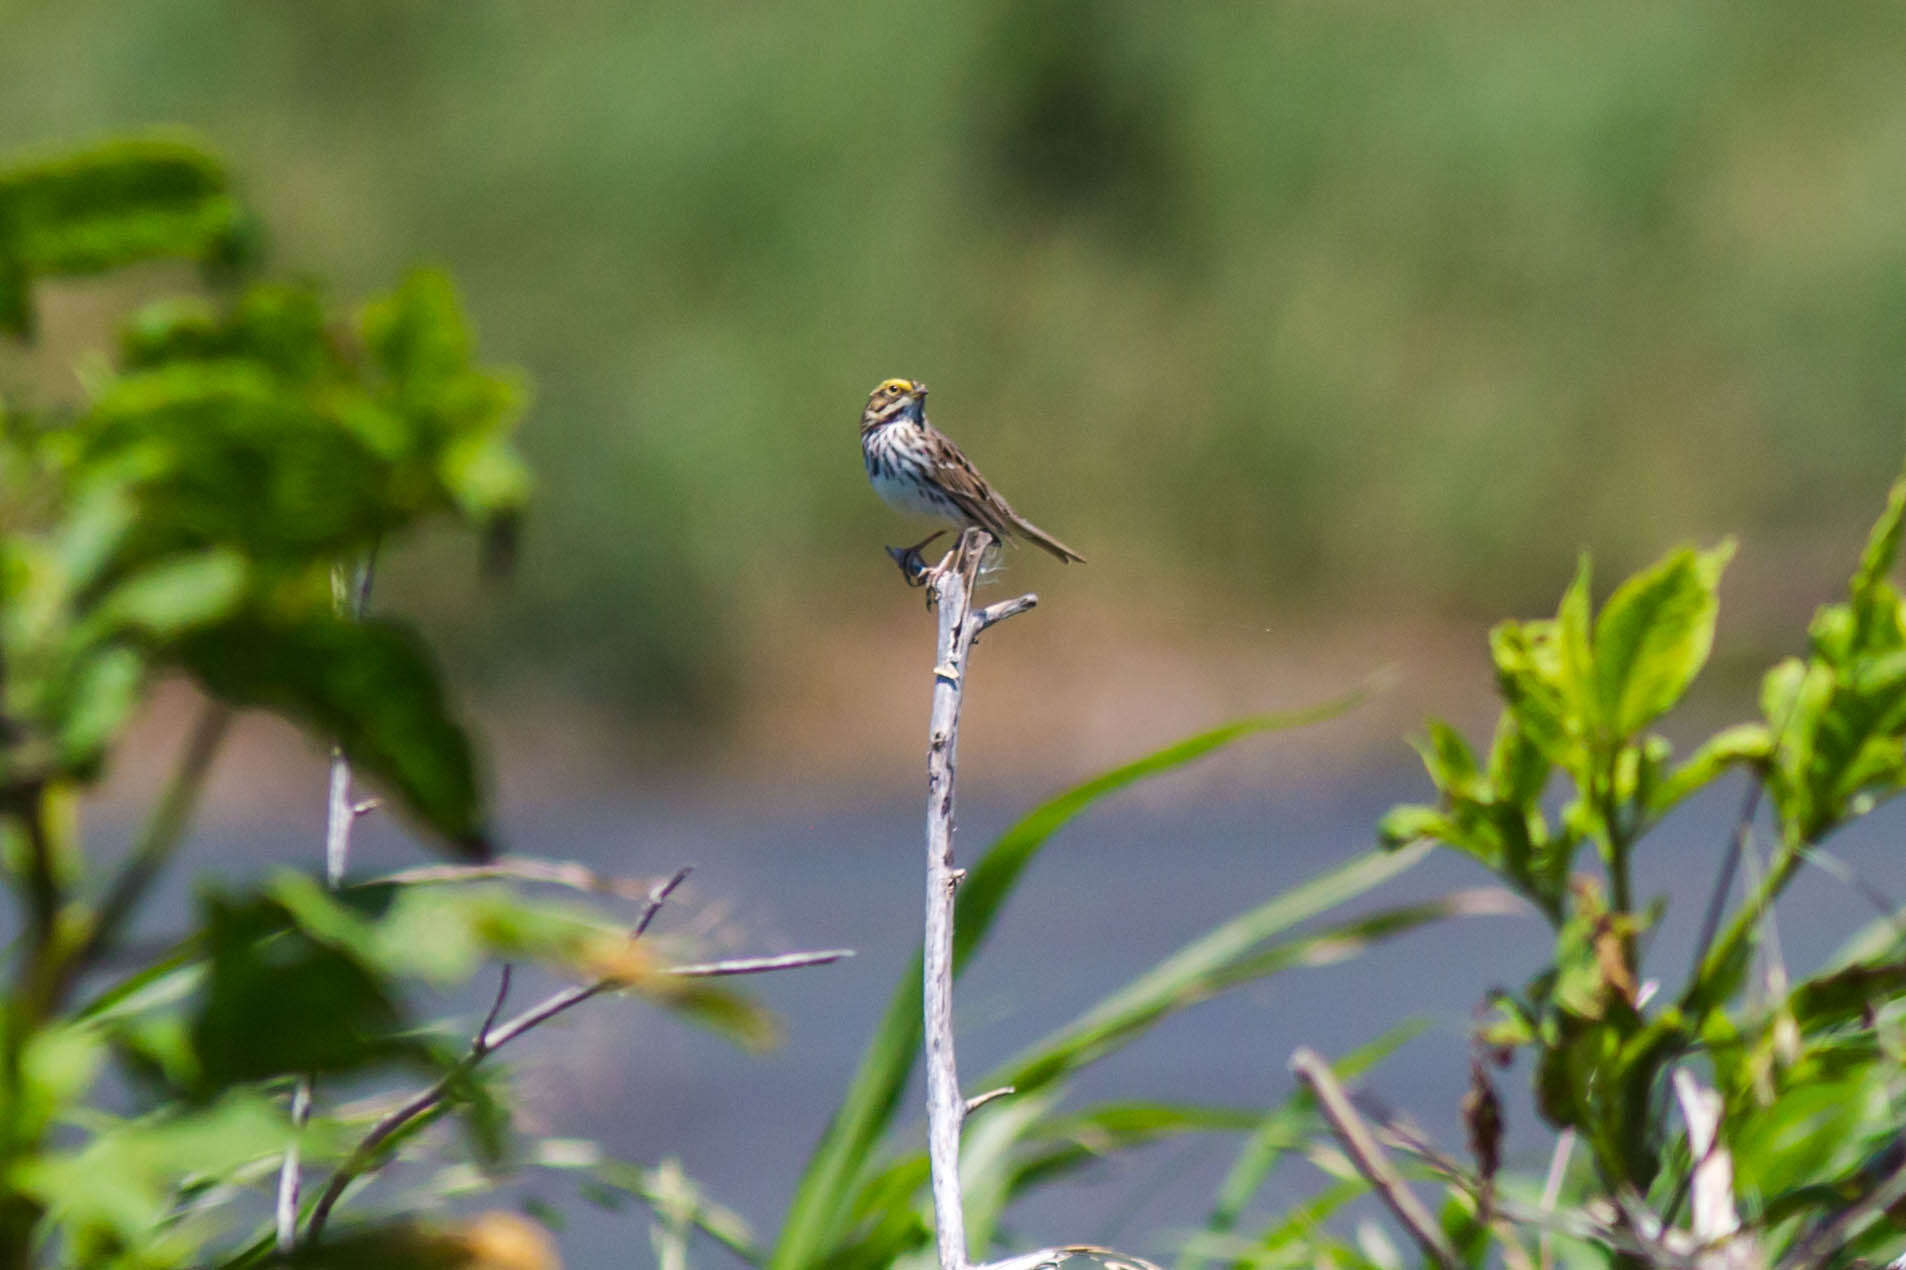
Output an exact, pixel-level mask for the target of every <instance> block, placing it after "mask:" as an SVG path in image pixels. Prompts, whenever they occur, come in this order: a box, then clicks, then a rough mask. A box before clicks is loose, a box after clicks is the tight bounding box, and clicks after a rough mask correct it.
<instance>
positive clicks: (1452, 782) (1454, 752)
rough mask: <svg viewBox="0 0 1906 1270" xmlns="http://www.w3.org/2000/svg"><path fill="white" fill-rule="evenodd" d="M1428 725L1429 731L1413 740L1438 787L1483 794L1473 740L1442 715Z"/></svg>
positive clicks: (1467, 794) (1464, 794) (1463, 793)
mask: <svg viewBox="0 0 1906 1270" xmlns="http://www.w3.org/2000/svg"><path fill="white" fill-rule="evenodd" d="M1425 726H1426V727H1427V728H1428V730H1429V735H1428V736H1427V737H1426V738H1424V739H1423V740H1421V741H1413V742H1412V744H1413V745H1414V746H1415V748H1416V752H1417V753H1418V754H1419V755H1421V756H1422V759H1423V767H1424V769H1425V770H1427V771H1428V772H1429V776H1430V779H1431V780H1432V781H1434V782H1435V783H1436V788H1438V789H1440V790H1442V791H1443V792H1444V793H1448V794H1457V795H1460V796H1462V797H1464V798H1477V797H1480V796H1482V793H1483V786H1482V782H1481V779H1480V773H1479V772H1478V771H1477V769H1476V756H1475V754H1474V753H1473V752H1471V750H1470V748H1469V743H1468V742H1467V741H1465V740H1463V737H1462V734H1461V733H1460V732H1458V731H1456V729H1454V728H1452V727H1450V726H1449V725H1448V724H1447V723H1444V722H1443V721H1442V720H1441V719H1431V720H1429V722H1428V723H1427V724H1426V725H1425Z"/></svg>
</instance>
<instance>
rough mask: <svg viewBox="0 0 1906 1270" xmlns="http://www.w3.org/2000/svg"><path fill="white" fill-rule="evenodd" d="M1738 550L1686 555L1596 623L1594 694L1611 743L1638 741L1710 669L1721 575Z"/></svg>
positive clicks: (1626, 592)
mask: <svg viewBox="0 0 1906 1270" xmlns="http://www.w3.org/2000/svg"><path fill="white" fill-rule="evenodd" d="M1733 554H1734V544H1733V542H1731V541H1729V542H1724V543H1722V544H1721V545H1720V546H1719V547H1716V548H1715V549H1714V550H1712V551H1705V552H1697V551H1695V550H1694V549H1693V548H1689V547H1684V548H1682V549H1680V550H1679V551H1676V552H1673V553H1672V554H1670V555H1669V556H1667V557H1666V558H1665V559H1663V560H1662V561H1661V562H1660V563H1658V564H1656V565H1655V566H1653V567H1652V568H1650V569H1647V570H1645V571H1643V572H1641V573H1638V574H1636V575H1635V576H1633V577H1631V578H1629V579H1628V580H1627V581H1626V582H1624V583H1622V584H1621V586H1619V587H1617V588H1616V590H1615V593H1614V594H1613V595H1612V596H1610V597H1609V598H1608V602H1607V603H1606V604H1604V605H1603V606H1602V611H1601V616H1600V617H1599V618H1598V619H1597V620H1596V623H1595V640H1594V662H1595V689H1596V699H1597V702H1598V708H1599V713H1600V718H1601V719H1602V720H1603V723H1604V725H1605V726H1606V728H1607V729H1608V735H1609V738H1610V739H1614V740H1619V739H1623V738H1626V737H1630V736H1633V735H1634V734H1635V733H1637V732H1639V731H1641V729H1643V728H1645V727H1647V726H1648V725H1649V724H1650V723H1652V722H1654V720H1655V719H1657V718H1659V717H1660V716H1661V715H1662V714H1664V713H1666V712H1667V710H1668V709H1669V707H1671V706H1673V705H1674V703H1675V702H1676V701H1678V700H1680V698H1681V694H1682V693H1683V692H1685V691H1687V687H1688V685H1689V684H1690V683H1692V682H1693V681H1694V677H1695V675H1697V674H1698V673H1699V672H1700V670H1701V667H1702V666H1703V665H1704V664H1706V662H1707V656H1708V652H1709V650H1710V649H1711V648H1712V647H1713V644H1714V622H1715V618H1716V616H1717V614H1718V613H1719V611H1720V598H1719V593H1718V588H1719V585H1720V577H1721V571H1722V570H1723V569H1724V568H1726V566H1727V562H1728V560H1729V559H1731V558H1732V556H1733Z"/></svg>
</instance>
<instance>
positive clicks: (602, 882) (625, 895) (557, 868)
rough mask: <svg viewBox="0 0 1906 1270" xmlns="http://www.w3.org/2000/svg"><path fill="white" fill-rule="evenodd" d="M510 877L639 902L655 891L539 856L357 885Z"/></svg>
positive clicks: (436, 868) (422, 869)
mask: <svg viewBox="0 0 1906 1270" xmlns="http://www.w3.org/2000/svg"><path fill="white" fill-rule="evenodd" d="M497 878H508V879H511V880H513V881H518V882H540V883H544V884H546V885H549V886H566V887H568V888H569V889H570V890H572V891H582V892H584V893H586V894H590V895H613V896H616V897H617V898H619V899H625V900H636V899H641V898H643V897H644V896H646V895H648V894H649V893H650V892H651V891H653V890H654V889H655V882H654V881H653V880H646V881H645V880H643V879H641V878H625V877H616V876H614V875H612V874H607V873H597V872H596V871H595V870H594V869H591V868H588V867H586V866H584V865H581V864H577V863H575V862H574V861H572V860H542V859H538V858H536V857H535V856H518V855H506V856H502V857H500V858H498V859H495V860H491V861H489V862H488V863H487V864H425V865H420V866H418V867H416V868H414V869H399V870H398V871H397V872H395V873H386V874H384V875H382V876H381V877H374V878H366V879H364V880H363V881H362V882H358V883H354V884H353V885H357V886H423V885H442V884H447V883H456V882H487V881H491V880H494V879H497Z"/></svg>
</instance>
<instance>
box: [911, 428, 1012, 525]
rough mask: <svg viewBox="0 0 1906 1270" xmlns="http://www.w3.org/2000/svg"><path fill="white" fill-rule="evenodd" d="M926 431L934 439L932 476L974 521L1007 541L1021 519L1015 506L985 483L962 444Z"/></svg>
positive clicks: (932, 429) (937, 431)
mask: <svg viewBox="0 0 1906 1270" xmlns="http://www.w3.org/2000/svg"><path fill="white" fill-rule="evenodd" d="M927 434H928V438H929V440H930V441H931V442H932V445H931V447H930V449H931V452H932V454H933V479H934V480H935V481H937V482H938V483H939V485H940V488H942V489H944V490H945V491H946V493H947V495H948V496H949V497H950V498H952V500H953V501H954V502H955V503H957V504H958V505H959V508H960V510H961V511H963V512H965V513H966V515H967V517H968V518H969V519H971V520H972V522H973V523H974V524H976V525H978V526H979V527H980V528H982V529H984V530H986V532H988V533H990V534H992V535H993V537H995V538H997V539H999V540H1000V541H1001V542H1004V541H1006V539H1007V538H1008V537H1009V536H1011V534H1012V533H1013V531H1014V529H1015V527H1016V525H1015V522H1016V521H1017V520H1018V517H1017V516H1015V515H1013V509H1012V508H1011V507H1009V506H1007V504H1006V500H1005V499H1003V498H1001V497H1000V496H999V495H998V494H997V493H996V492H994V490H993V487H992V486H990V485H988V484H987V483H986V478H985V477H983V476H981V475H980V474H979V469H978V468H976V467H974V466H973V465H972V463H971V462H969V461H968V460H967V457H966V456H965V455H964V454H961V453H960V447H959V446H957V445H954V444H953V442H952V441H951V440H949V439H948V438H947V436H946V434H945V433H943V432H941V431H940V430H939V429H937V428H934V427H933V426H932V425H928V427H927Z"/></svg>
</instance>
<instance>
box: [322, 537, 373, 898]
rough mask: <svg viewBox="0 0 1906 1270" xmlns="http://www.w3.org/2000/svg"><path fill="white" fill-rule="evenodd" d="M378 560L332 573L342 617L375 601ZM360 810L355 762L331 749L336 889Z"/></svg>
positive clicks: (330, 832) (328, 820)
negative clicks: (354, 788)
mask: <svg viewBox="0 0 1906 1270" xmlns="http://www.w3.org/2000/svg"><path fill="white" fill-rule="evenodd" d="M376 560H377V552H376V549H375V548H373V549H372V550H371V551H370V552H368V553H366V555H365V556H364V559H363V560H362V561H361V562H359V564H358V566H357V568H356V569H355V570H353V571H352V573H351V575H350V576H348V577H347V575H346V573H345V569H344V566H343V565H338V566H336V567H335V568H333V569H332V570H331V603H332V605H333V606H334V607H335V608H336V609H337V611H338V613H339V615H340V616H345V617H349V618H350V619H351V620H352V621H357V620H358V619H360V618H362V617H363V616H364V610H365V608H366V607H368V606H369V604H370V602H371V574H372V568H373V566H374V565H375V563H376ZM358 814H359V813H358V810H357V807H356V805H355V804H353V802H352V801H351V761H350V760H349V759H347V758H345V757H344V750H343V748H342V747H340V746H336V745H333V746H332V747H331V796H330V799H329V801H328V803H327V804H326V806H325V812H324V876H325V880H326V881H328V882H329V883H330V884H331V886H332V888H333V889H336V888H337V887H338V886H339V885H340V884H341V883H342V882H343V881H344V870H345V867H346V866H347V865H348V864H349V863H350V860H351V826H352V825H354V824H356V823H357V818H358Z"/></svg>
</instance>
